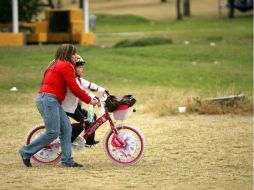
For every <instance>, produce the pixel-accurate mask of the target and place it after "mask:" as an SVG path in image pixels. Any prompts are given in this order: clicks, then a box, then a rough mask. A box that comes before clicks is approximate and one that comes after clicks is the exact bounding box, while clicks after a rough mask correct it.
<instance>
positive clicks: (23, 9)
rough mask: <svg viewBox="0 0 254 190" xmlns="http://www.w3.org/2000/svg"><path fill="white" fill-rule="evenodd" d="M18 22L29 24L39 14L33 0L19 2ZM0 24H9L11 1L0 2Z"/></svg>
mask: <svg viewBox="0 0 254 190" xmlns="http://www.w3.org/2000/svg"><path fill="white" fill-rule="evenodd" d="M18 10H19V21H25V22H29V21H31V20H32V18H33V17H34V16H36V15H37V14H38V12H39V5H38V3H37V1H35V0H19V7H18ZM0 13H1V14H0V23H11V21H12V1H11V0H1V1H0Z"/></svg>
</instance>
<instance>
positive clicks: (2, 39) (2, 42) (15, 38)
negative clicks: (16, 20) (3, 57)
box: [0, 32, 24, 46]
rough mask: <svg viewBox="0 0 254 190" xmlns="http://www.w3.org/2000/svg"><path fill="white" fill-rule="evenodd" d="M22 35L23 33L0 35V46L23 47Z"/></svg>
mask: <svg viewBox="0 0 254 190" xmlns="http://www.w3.org/2000/svg"><path fill="white" fill-rule="evenodd" d="M23 45H24V34H23V33H11V32H1V33H0V46H23Z"/></svg>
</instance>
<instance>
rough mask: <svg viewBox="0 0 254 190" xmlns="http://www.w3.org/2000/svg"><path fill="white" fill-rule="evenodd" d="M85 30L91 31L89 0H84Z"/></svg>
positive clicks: (86, 31)
mask: <svg viewBox="0 0 254 190" xmlns="http://www.w3.org/2000/svg"><path fill="white" fill-rule="evenodd" d="M83 14H84V22H85V24H84V32H85V33H88V32H89V0H83Z"/></svg>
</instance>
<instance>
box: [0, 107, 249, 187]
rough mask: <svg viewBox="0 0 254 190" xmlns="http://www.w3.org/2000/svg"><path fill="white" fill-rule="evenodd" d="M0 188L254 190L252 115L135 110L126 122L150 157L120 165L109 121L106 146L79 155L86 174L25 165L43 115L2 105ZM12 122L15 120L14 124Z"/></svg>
mask: <svg viewBox="0 0 254 190" xmlns="http://www.w3.org/2000/svg"><path fill="white" fill-rule="evenodd" d="M1 109H2V113H1V117H0V125H1V127H0V140H1V152H0V157H1V165H0V184H1V189H2V190H7V189H8V190H10V189H19V190H23V189H24V190H25V189H26V190H27V189H57V190H58V189H75V190H76V189H88V190H89V189H91V190H95V189H98V190H100V189H111V190H117V189H118V190H123V189H165V190H170V189H176V190H178V189H195V190H206V189H216V190H222V189H225V190H231V189H232V190H233V189H234V190H238V189H242V190H248V189H252V184H253V173H252V171H253V163H252V161H253V151H252V150H253V140H252V137H253V128H252V117H251V116H237V115H214V116H207V115H187V114H185V115H180V114H179V115H176V116H165V117H154V116H153V115H148V114H144V113H142V112H139V111H138V112H136V113H135V114H132V115H131V116H130V118H129V120H127V121H126V123H130V124H132V125H134V126H136V127H138V128H139V129H140V130H141V131H142V132H143V134H144V136H145V140H146V152H145V156H144V157H143V159H142V160H141V161H140V162H139V163H138V164H137V165H135V166H131V167H120V166H117V165H114V164H113V163H112V162H111V161H110V160H109V159H108V158H107V157H106V155H105V153H104V150H103V139H104V136H105V133H106V131H107V130H108V129H109V128H108V126H107V125H106V124H104V125H103V127H102V128H100V129H99V131H98V132H97V135H96V136H97V139H98V140H100V141H101V143H100V144H99V145H98V146H97V147H95V148H93V149H87V150H85V151H84V152H80V153H74V154H73V156H74V158H75V160H76V161H78V162H79V163H82V164H84V165H85V167H84V168H81V169H77V168H75V169H70V168H69V169H68V168H62V167H61V165H60V164H58V165H54V166H52V165H47V166H44V165H37V164H35V163H33V167H32V168H25V167H24V165H23V164H22V162H21V159H20V157H19V155H18V150H19V148H20V147H21V146H22V144H23V142H24V137H25V135H26V133H27V132H28V131H29V129H30V128H31V127H32V126H33V125H35V124H36V123H41V118H40V116H39V115H38V113H37V110H36V109H35V108H34V106H31V105H29V104H27V105H22V106H19V105H17V106H16V107H14V106H8V105H5V106H4V107H2V108H1ZM10 121H11V122H10Z"/></svg>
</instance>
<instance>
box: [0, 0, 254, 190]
mask: <svg viewBox="0 0 254 190" xmlns="http://www.w3.org/2000/svg"><path fill="white" fill-rule="evenodd" d="M93 2H94V3H99V1H97V0H94V1H93ZM102 2H107V1H102ZM109 2H114V1H113V0H112V1H109ZM119 2H121V3H122V4H124V3H126V2H125V1H119ZM128 2H131V1H128ZM142 2H144V1H139V3H140V6H141V4H142ZM149 2H151V3H152V1H149ZM206 2H207V3H208V2H210V3H211V2H212V1H208V0H207V1H206ZM216 2H217V1H216ZM170 3H171V1H170ZM193 3H194V4H195V3H197V1H194V0H193ZM213 3H214V2H213ZM101 6H105V5H101ZM110 6H113V7H114V6H115V4H113V3H112V4H110ZM200 6H201V5H200ZM130 7H131V6H127V5H126V8H130ZM108 8H109V7H108ZM118 8H119V10H120V9H121V8H120V7H118ZM109 9H110V8H109ZM92 10H94V11H95V10H97V12H98V13H100V14H99V16H98V20H97V28H96V30H95V31H94V32H95V34H96V42H97V45H96V46H95V47H84V46H83V47H82V46H77V47H78V52H79V54H81V55H82V56H83V57H85V59H86V60H87V62H88V64H87V65H86V66H85V76H86V78H87V79H88V80H91V81H94V82H96V83H98V84H101V85H102V86H104V87H106V88H107V89H109V90H110V92H111V93H112V94H116V95H119V96H120V95H123V94H127V93H131V94H133V95H134V96H135V97H136V98H137V104H136V105H135V108H136V109H137V112H136V113H135V114H134V113H133V114H132V115H131V116H130V118H129V120H127V121H126V122H127V123H130V124H133V125H134V126H136V127H138V128H139V129H140V130H141V131H142V132H143V134H144V136H145V140H146V152H145V156H144V158H143V159H142V160H141V162H140V163H139V164H138V165H135V166H132V167H125V168H124V167H119V166H116V165H114V164H113V163H111V161H109V160H108V158H107V157H106V155H105V153H104V151H103V138H104V136H105V133H106V131H107V130H108V129H109V128H108V126H107V125H106V124H104V127H102V128H101V129H99V131H98V132H97V135H96V136H97V139H98V140H100V141H101V143H100V144H99V145H98V146H97V147H96V148H93V149H87V150H85V151H84V152H81V153H75V152H74V158H75V160H77V161H78V162H79V163H82V164H84V165H85V167H84V168H82V169H67V168H62V167H61V166H60V165H55V166H42V165H37V164H35V163H33V167H32V168H29V169H28V168H25V167H24V166H23V164H22V162H21V159H20V157H19V155H18V150H19V148H20V147H21V146H22V145H23V142H24V139H25V136H26V134H27V132H28V131H29V130H30V129H31V127H33V126H34V125H36V124H39V123H42V120H41V117H40V115H39V113H38V111H37V110H36V108H35V104H34V98H35V96H36V94H37V91H38V89H39V86H40V83H41V79H42V76H43V72H44V69H45V68H46V66H47V64H48V63H49V61H50V60H51V59H52V58H53V54H54V52H55V50H56V48H57V47H58V46H57V45H43V46H26V47H22V48H10V47H0V107H1V116H0V141H1V142H2V145H1V152H0V158H1V160H2V161H1V165H0V184H1V190H2V189H3V190H9V189H20V190H27V189H52V190H59V189H73V190H74V189H88V190H90V189H91V190H95V189H98V190H103V189H112V190H122V189H140V190H141V189H154V190H157V189H163V190H182V189H183V190H185V189H186V190H189V189H194V190H208V189H209V190H210V189H215V190H238V189H243V190H250V189H252V188H253V128H252V124H253V118H252V114H253V110H252V106H253V105H252V102H253V65H252V63H253V55H252V53H253V29H252V28H253V23H252V18H251V17H248V16H240V17H238V18H236V19H234V20H228V19H226V18H222V19H218V18H217V17H211V16H209V14H208V16H207V17H205V18H199V17H198V16H197V15H199V14H203V13H202V12H196V14H197V15H196V16H194V18H193V19H187V20H185V21H183V22H175V21H169V22H165V19H158V20H157V21H151V20H149V17H148V16H147V17H145V16H144V17H145V19H144V18H141V17H136V16H130V15H128V16H117V17H116V16H108V15H105V12H104V11H99V4H97V8H96V7H94V8H92ZM126 12H127V10H126ZM145 13H146V12H145ZM145 13H144V12H143V13H142V14H145ZM146 14H147V13H146ZM154 14H155V13H154ZM211 15H213V14H211ZM139 16H142V15H139ZM159 17H160V15H159V16H158V18H159ZM154 36H157V37H158V36H159V37H164V38H169V39H171V40H172V41H173V43H172V44H169V45H158V46H147V47H131V48H117V49H116V48H111V46H112V45H114V44H115V43H116V42H118V41H120V40H124V39H130V40H135V39H139V38H142V37H154ZM186 41H188V42H189V44H186ZM13 86H16V87H17V88H18V91H17V92H10V91H9V89H10V88H11V87H13ZM240 93H243V94H245V95H246V97H247V100H248V101H247V103H246V104H245V105H244V106H245V108H246V109H245V110H243V112H241V110H240V112H237V113H238V114H235V113H234V111H233V112H231V113H230V114H221V115H216V114H213V115H209V114H204V115H200V114H195V113H185V114H179V113H178V111H177V108H178V106H179V105H181V104H185V103H187V102H188V101H192V100H193V98H194V97H201V98H209V97H217V96H226V95H232V94H240ZM234 109H238V108H237V107H232V110H234ZM233 113H234V114H233Z"/></svg>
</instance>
